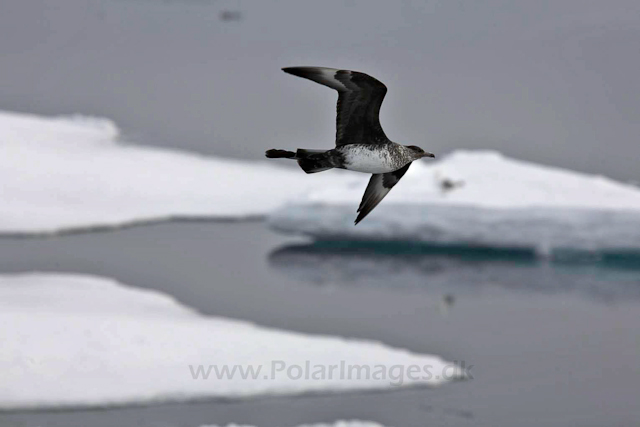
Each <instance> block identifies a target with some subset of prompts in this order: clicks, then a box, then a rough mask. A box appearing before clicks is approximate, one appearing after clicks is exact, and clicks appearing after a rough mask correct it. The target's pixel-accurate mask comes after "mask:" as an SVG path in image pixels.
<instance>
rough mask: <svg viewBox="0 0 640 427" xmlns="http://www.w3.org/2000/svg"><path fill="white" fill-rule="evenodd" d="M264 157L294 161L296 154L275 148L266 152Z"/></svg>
mask: <svg viewBox="0 0 640 427" xmlns="http://www.w3.org/2000/svg"><path fill="white" fill-rule="evenodd" d="M264 155H265V156H267V157H268V158H270V159H294V158H295V157H296V153H294V152H293V151H287V150H277V149H275V148H272V149H271V150H267V151H266V152H265V153H264Z"/></svg>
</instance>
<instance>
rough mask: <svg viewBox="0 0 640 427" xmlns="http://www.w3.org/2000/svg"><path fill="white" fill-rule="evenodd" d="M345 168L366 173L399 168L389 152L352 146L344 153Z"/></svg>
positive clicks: (391, 170)
mask: <svg viewBox="0 0 640 427" xmlns="http://www.w3.org/2000/svg"><path fill="white" fill-rule="evenodd" d="M344 165H345V169H347V170H350V171H356V172H365V173H387V172H393V171H395V170H397V169H398V168H397V167H394V166H393V164H392V162H391V159H390V158H389V154H388V152H386V151H383V150H371V149H368V148H359V147H358V148H355V147H354V148H352V149H350V150H349V151H346V152H345V153H344Z"/></svg>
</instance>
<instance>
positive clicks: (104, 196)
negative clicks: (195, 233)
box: [0, 112, 339, 234]
mask: <svg viewBox="0 0 640 427" xmlns="http://www.w3.org/2000/svg"><path fill="white" fill-rule="evenodd" d="M301 175H304V174H302V173H301V171H300V170H299V169H297V167H296V168H294V167H290V168H287V167H281V166H280V165H276V164H274V163H271V164H267V162H266V161H265V162H249V161H239V160H230V159H220V158H214V157H205V156H200V155H197V154H190V153H186V152H180V151H176V150H169V149H160V148H152V147H141V146H134V145H127V144H123V143H122V142H120V140H119V130H118V128H117V126H116V125H115V124H114V123H113V122H111V121H109V120H106V119H96V118H87V117H81V116H75V117H60V118H50V117H40V116H34V115H27V114H18V113H9V112H0V182H2V185H0V200H2V203H0V234H34V233H35V234H49V233H56V232H60V231H68V230H74V229H92V228H105V227H107V228H108V227H118V226H122V225H127V224H132V223H141V222H149V221H157V220H162V219H170V218H211V219H228V218H240V219H242V218H253V217H258V216H264V215H265V214H267V213H269V212H270V211H272V210H273V209H275V208H276V207H278V206H280V205H281V204H282V203H283V202H284V201H285V200H288V199H290V198H291V197H296V196H298V195H299V194H301V193H304V192H306V191H308V190H309V189H310V188H312V187H313V186H315V185H318V184H319V183H320V182H322V181H324V182H328V181H332V180H335V181H336V183H337V182H339V181H338V177H337V176H336V173H333V172H332V173H329V174H326V173H325V174H323V176H322V177H321V179H318V178H317V177H315V178H316V179H311V178H312V177H304V176H301ZM337 175H339V174H337ZM304 178H307V179H304Z"/></svg>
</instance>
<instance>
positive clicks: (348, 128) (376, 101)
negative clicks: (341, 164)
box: [282, 67, 388, 147]
mask: <svg viewBox="0 0 640 427" xmlns="http://www.w3.org/2000/svg"><path fill="white" fill-rule="evenodd" d="M282 70H283V71H284V72H285V73H289V74H293V75H294V76H298V77H304V78H305V79H309V80H313V81H314V82H317V83H320V84H322V85H325V86H328V87H330V88H332V89H335V90H337V91H338V107H337V117H336V147H340V146H342V145H347V144H382V143H385V142H387V141H388V139H387V136H386V135H385V134H384V131H383V130H382V126H380V119H379V114H380V106H381V105H382V100H384V96H385V94H386V93H387V87H386V86H385V85H384V84H382V82H380V81H378V80H376V79H374V78H373V77H371V76H369V75H367V74H364V73H360V72H358V71H349V70H337V69H335V68H324V67H288V68H283V69H282Z"/></svg>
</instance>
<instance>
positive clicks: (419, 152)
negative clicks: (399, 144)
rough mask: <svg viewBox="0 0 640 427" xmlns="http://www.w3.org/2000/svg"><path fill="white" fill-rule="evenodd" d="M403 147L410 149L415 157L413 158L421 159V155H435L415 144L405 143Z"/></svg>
mask: <svg viewBox="0 0 640 427" xmlns="http://www.w3.org/2000/svg"><path fill="white" fill-rule="evenodd" d="M405 147H407V148H408V149H409V150H410V151H411V154H413V156H414V157H415V159H416V160H417V159H421V158H423V157H435V155H434V154H433V153H429V152H426V151H424V150H423V149H422V148H420V147H418V146H415V145H405Z"/></svg>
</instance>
